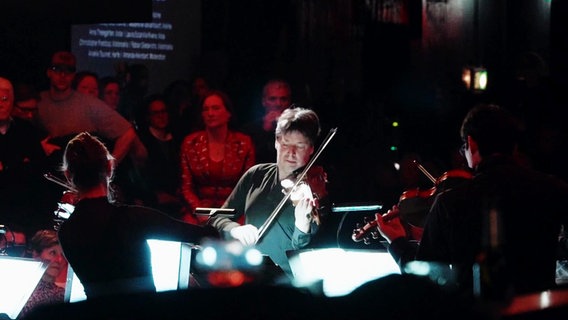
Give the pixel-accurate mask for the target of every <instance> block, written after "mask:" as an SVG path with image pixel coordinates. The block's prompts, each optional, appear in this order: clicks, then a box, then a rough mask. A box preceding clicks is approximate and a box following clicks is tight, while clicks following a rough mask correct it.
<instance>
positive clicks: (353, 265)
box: [287, 248, 401, 297]
mask: <svg viewBox="0 0 568 320" xmlns="http://www.w3.org/2000/svg"><path fill="white" fill-rule="evenodd" d="M287 254H288V258H289V262H290V267H291V268H292V272H293V273H294V282H295V283H296V285H298V286H304V285H310V284H312V283H314V282H316V281H320V280H321V281H322V285H323V293H324V294H325V296H327V297H337V296H343V295H347V294H349V293H351V292H352V291H353V290H355V289H356V288H357V287H359V286H361V285H362V284H364V283H366V282H368V281H371V280H375V279H378V278H382V277H385V276H387V275H390V274H400V273H401V272H400V268H399V266H398V264H397V263H396V262H395V261H394V259H393V258H392V256H391V255H390V253H388V252H387V251H379V250H357V249H356V250H344V249H340V248H327V249H306V250H293V251H288V252H287Z"/></svg>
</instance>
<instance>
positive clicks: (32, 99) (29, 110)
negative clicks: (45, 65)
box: [12, 83, 39, 121]
mask: <svg viewBox="0 0 568 320" xmlns="http://www.w3.org/2000/svg"><path fill="white" fill-rule="evenodd" d="M38 102H39V92H38V91H37V90H36V89H35V87H34V86H33V85H31V84H28V83H19V84H17V85H16V86H15V88H14V108H13V109H12V116H13V117H16V118H20V119H24V120H28V121H32V119H33V118H34V115H35V113H36V112H37V104H38Z"/></svg>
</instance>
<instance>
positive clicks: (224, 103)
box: [181, 90, 255, 223]
mask: <svg viewBox="0 0 568 320" xmlns="http://www.w3.org/2000/svg"><path fill="white" fill-rule="evenodd" d="M234 115H235V113H234V110H233V107H232V105H231V101H230V100H229V98H228V97H227V95H226V94H225V93H223V92H221V91H216V90H214V91H210V92H209V93H208V94H206V95H205V98H204V99H203V102H202V105H201V118H202V121H203V123H204V124H205V129H204V130H200V131H197V132H194V133H192V134H189V135H188V136H187V137H185V139H184V140H183V143H182V146H181V173H182V175H181V192H182V195H183V198H184V200H185V203H186V208H184V211H185V214H184V220H185V221H187V222H191V223H201V222H204V221H200V220H199V219H198V217H196V216H195V215H194V213H195V209H196V208H197V207H206V208H219V207H221V206H222V205H223V203H224V202H225V199H226V198H227V196H228V195H229V194H230V193H231V190H232V189H233V187H234V186H235V185H236V183H237V181H238V180H239V178H240V177H241V176H242V175H243V173H244V172H245V171H246V170H248V169H249V168H250V167H251V166H252V165H254V164H255V150H254V146H253V144H252V141H251V139H250V137H249V136H248V135H245V134H243V133H242V132H238V131H235V130H234V129H232V128H231V125H230V122H231V120H232V118H233V117H234Z"/></svg>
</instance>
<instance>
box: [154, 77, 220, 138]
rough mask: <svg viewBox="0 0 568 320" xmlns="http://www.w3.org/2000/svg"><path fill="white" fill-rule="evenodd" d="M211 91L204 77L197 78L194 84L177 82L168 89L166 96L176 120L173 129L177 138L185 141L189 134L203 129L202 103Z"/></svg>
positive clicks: (183, 81)
mask: <svg viewBox="0 0 568 320" xmlns="http://www.w3.org/2000/svg"><path fill="white" fill-rule="evenodd" d="M210 90H211V88H210V87H209V84H208V82H207V80H205V78H204V77H196V78H195V79H193V82H189V81H187V80H183V79H179V80H175V81H173V82H172V83H170V84H169V85H168V86H167V87H166V89H165V90H164V95H165V98H166V104H167V105H168V108H169V109H170V113H171V115H172V120H174V121H173V123H172V127H173V128H172V129H173V132H174V134H175V135H176V136H178V137H180V138H181V139H183V138H184V137H185V136H187V135H188V134H190V133H192V132H195V131H197V130H202V129H203V123H202V121H201V102H202V101H203V98H204V97H205V95H206V94H207V93H208V92H209V91H210Z"/></svg>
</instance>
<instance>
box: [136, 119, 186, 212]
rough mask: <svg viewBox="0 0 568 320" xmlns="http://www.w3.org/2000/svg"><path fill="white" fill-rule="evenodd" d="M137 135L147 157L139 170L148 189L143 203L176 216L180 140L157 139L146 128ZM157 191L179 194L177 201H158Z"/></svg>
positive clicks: (177, 208) (178, 208) (179, 172)
mask: <svg viewBox="0 0 568 320" xmlns="http://www.w3.org/2000/svg"><path fill="white" fill-rule="evenodd" d="M139 136H140V140H141V141H142V143H143V144H144V146H145V147H146V150H148V159H147V161H146V164H145V165H144V168H143V169H142V170H141V172H142V176H143V178H144V179H143V180H144V183H145V186H146V187H147V191H148V193H147V198H148V199H144V200H145V203H148V205H149V206H151V207H153V208H157V209H159V210H160V211H163V212H165V213H167V214H169V215H171V216H173V217H174V218H178V217H179V216H180V210H181V204H182V198H181V195H180V194H179V192H178V189H179V186H180V183H181V181H180V180H181V170H180V145H181V142H180V141H178V140H177V139H176V138H175V137H173V138H172V139H170V140H167V141H163V140H159V139H157V138H156V137H155V136H154V135H152V133H151V132H150V130H149V129H148V128H144V129H143V130H141V131H140V132H139ZM159 192H165V193H168V194H170V195H172V196H179V203H175V204H174V203H172V204H162V203H159V202H158V197H157V195H158V193H159Z"/></svg>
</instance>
